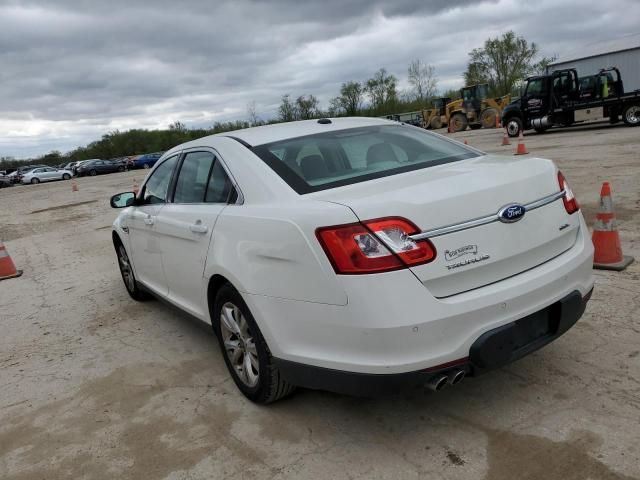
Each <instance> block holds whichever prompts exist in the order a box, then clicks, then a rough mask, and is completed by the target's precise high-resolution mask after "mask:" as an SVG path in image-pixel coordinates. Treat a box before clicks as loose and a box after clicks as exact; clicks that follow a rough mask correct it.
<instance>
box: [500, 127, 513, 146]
mask: <svg viewBox="0 0 640 480" xmlns="http://www.w3.org/2000/svg"><path fill="white" fill-rule="evenodd" d="M501 145H511V142H510V141H509V134H508V133H507V127H505V128H504V134H503V135H502V143H501Z"/></svg>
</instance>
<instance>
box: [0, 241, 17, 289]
mask: <svg viewBox="0 0 640 480" xmlns="http://www.w3.org/2000/svg"><path fill="white" fill-rule="evenodd" d="M20 275H22V270H16V266H15V265H14V263H13V260H11V257H10V256H9V252H7V249H6V248H5V246H4V243H2V241H0V280H5V279H7V278H15V277H19V276H20Z"/></svg>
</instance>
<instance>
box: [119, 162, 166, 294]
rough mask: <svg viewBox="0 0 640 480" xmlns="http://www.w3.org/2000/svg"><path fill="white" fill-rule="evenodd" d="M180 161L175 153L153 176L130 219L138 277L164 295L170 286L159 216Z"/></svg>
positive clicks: (128, 220)
mask: <svg viewBox="0 0 640 480" xmlns="http://www.w3.org/2000/svg"><path fill="white" fill-rule="evenodd" d="M177 163H178V155H173V156H171V157H169V158H167V159H166V160H164V161H163V162H162V163H161V164H160V165H158V168H156V169H155V170H154V171H153V172H152V173H151V175H149V177H148V178H147V180H146V181H145V183H144V185H143V186H142V189H141V190H140V193H139V195H138V200H137V202H139V203H140V204H139V205H135V206H133V207H131V210H130V211H129V215H128V217H127V220H126V227H127V228H128V229H129V245H130V250H131V252H130V253H131V261H132V263H133V268H134V271H135V274H136V278H137V279H138V280H139V281H140V282H142V283H143V284H144V285H145V286H146V287H147V288H149V289H150V290H152V291H153V292H155V293H157V294H159V295H162V296H166V295H167V293H168V291H169V287H168V285H167V282H166V279H165V275H164V271H165V270H164V269H163V265H162V251H163V245H162V242H161V241H160V238H159V236H158V231H157V226H156V218H157V216H158V213H159V212H160V211H161V210H162V208H163V206H164V205H165V202H166V201H167V196H168V193H169V185H170V184H171V179H172V177H173V172H174V169H175V167H176V165H177Z"/></svg>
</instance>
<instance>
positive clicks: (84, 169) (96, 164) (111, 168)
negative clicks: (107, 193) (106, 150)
mask: <svg viewBox="0 0 640 480" xmlns="http://www.w3.org/2000/svg"><path fill="white" fill-rule="evenodd" d="M113 172H124V165H118V164H117V163H113V162H110V161H108V160H89V161H87V162H84V163H82V164H81V165H80V166H78V167H77V168H76V175H78V176H79V177H82V176H84V175H91V176H94V175H99V174H102V173H113Z"/></svg>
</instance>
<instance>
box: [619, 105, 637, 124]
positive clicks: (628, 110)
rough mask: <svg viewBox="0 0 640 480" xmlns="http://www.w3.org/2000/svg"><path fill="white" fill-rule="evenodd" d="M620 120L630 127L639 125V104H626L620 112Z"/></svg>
mask: <svg viewBox="0 0 640 480" xmlns="http://www.w3.org/2000/svg"><path fill="white" fill-rule="evenodd" d="M622 120H624V123H626V124H627V125H629V126H630V127H637V126H638V125H640V105H628V106H627V107H625V109H624V111H623V112H622Z"/></svg>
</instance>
